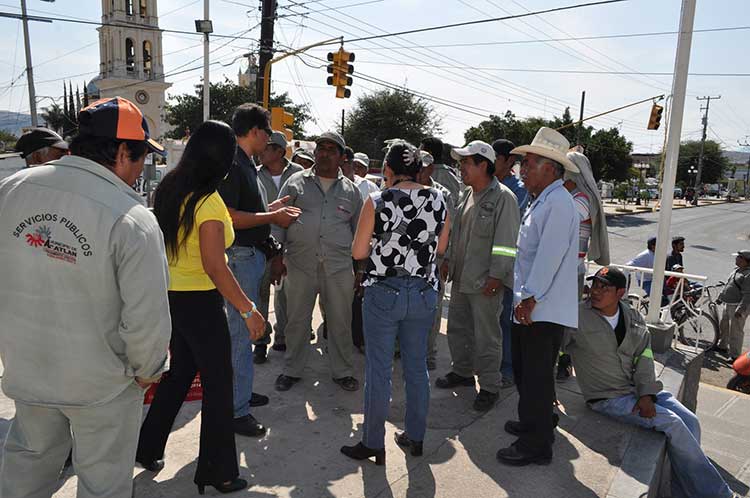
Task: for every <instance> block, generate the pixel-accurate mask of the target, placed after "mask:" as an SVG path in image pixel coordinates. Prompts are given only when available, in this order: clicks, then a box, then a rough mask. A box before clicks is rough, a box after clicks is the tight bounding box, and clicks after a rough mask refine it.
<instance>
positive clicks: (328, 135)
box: [315, 131, 346, 152]
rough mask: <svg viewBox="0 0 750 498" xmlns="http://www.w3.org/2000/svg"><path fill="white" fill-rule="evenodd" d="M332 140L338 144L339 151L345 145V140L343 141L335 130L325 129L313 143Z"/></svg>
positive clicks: (342, 149)
mask: <svg viewBox="0 0 750 498" xmlns="http://www.w3.org/2000/svg"><path fill="white" fill-rule="evenodd" d="M325 141H328V142H333V143H335V144H336V145H338V146H339V148H340V149H341V152H343V151H344V147H346V142H344V137H342V136H341V135H339V134H338V133H336V132H335V131H326V132H323V133H322V134H321V135H320V136H319V137H318V138H317V139H316V140H315V143H316V144H319V143H320V142H325Z"/></svg>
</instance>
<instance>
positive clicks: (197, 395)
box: [143, 371, 203, 405]
mask: <svg viewBox="0 0 750 498" xmlns="http://www.w3.org/2000/svg"><path fill="white" fill-rule="evenodd" d="M168 375H169V372H168V371H167V372H164V375H162V379H163V378H164V377H166V376H168ZM158 387H159V382H156V383H154V384H152V385H151V387H149V388H148V391H146V396H145V397H144V398H143V404H144V405H150V404H151V402H152V401H153V400H154V395H155V394H156V389H157V388H158ZM200 399H203V386H202V385H201V373H200V372H198V373H197V374H195V379H193V384H192V385H191V386H190V390H189V391H188V393H187V396H185V401H197V400H200Z"/></svg>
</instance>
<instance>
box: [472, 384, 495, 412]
mask: <svg viewBox="0 0 750 498" xmlns="http://www.w3.org/2000/svg"><path fill="white" fill-rule="evenodd" d="M499 397H500V395H499V394H498V393H491V392H489V391H485V390H484V389H480V390H479V393H477V397H476V398H474V405H473V408H474V409H475V410H476V411H478V412H486V411H489V410H491V409H492V407H493V406H495V403H497V400H498V398H499Z"/></svg>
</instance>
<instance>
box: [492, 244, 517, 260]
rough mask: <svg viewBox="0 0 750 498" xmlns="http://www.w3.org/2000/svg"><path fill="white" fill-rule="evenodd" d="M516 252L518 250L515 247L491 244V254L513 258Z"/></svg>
mask: <svg viewBox="0 0 750 498" xmlns="http://www.w3.org/2000/svg"><path fill="white" fill-rule="evenodd" d="M517 252H518V251H517V250H516V248H515V247H506V246H492V255H493V256H509V257H511V258H515V257H516V253H517Z"/></svg>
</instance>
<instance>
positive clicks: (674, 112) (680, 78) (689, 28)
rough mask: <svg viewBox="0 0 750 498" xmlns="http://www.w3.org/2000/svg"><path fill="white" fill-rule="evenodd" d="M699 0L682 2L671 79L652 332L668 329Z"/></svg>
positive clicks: (650, 315)
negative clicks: (663, 319)
mask: <svg viewBox="0 0 750 498" xmlns="http://www.w3.org/2000/svg"><path fill="white" fill-rule="evenodd" d="M695 4H696V0H682V9H681V12H680V35H679V38H678V39H677V55H676V56H675V62H674V78H673V80H672V105H671V106H670V109H669V130H668V136H669V138H668V140H667V151H666V160H665V162H664V183H663V185H662V203H661V209H660V210H659V225H658V226H659V229H658V233H657V235H656V254H655V255H654V276H653V279H652V280H651V282H652V284H651V294H650V296H649V300H650V302H651V303H652V304H651V306H649V307H648V316H647V318H646V321H647V322H648V324H649V328H650V329H652V330H653V329H662V330H664V329H665V328H667V327H666V326H665V325H664V324H662V323H660V320H659V312H660V310H661V308H660V307H659V306H658V305H657V303H660V302H661V294H662V290H663V288H664V262H665V261H666V259H667V247H668V244H669V240H671V238H670V237H669V232H670V225H671V223H672V202H673V200H674V182H675V178H676V176H677V158H678V157H679V155H680V134H681V133H682V117H683V114H684V112H685V94H686V93H687V77H688V70H689V69H690V48H691V45H692V43H693V24H694V21H695Z"/></svg>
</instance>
